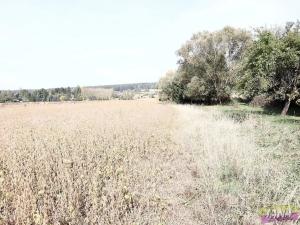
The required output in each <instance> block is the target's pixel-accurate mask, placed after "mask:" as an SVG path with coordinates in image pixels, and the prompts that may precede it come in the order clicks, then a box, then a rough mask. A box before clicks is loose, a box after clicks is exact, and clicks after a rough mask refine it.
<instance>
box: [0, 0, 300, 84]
mask: <svg viewBox="0 0 300 225" xmlns="http://www.w3.org/2000/svg"><path fill="white" fill-rule="evenodd" d="M299 12H300V1H299V0H248V1H246V0H223V1H221V0H211V1H209V0H198V1H196V0H144V1H143V0H122V1H121V0H110V1H109V0H51V1H50V0H19V1H17V0H0V89H19V88H41V87H45V88H50V87H60V86H76V85H82V86H84V85H102V84H116V83H131V82H152V81H157V80H158V79H159V77H161V76H162V75H163V74H164V73H165V72H166V71H167V70H169V69H172V68H176V61H177V58H176V55H175V51H176V50H177V49H178V48H179V47H180V46H181V45H182V44H183V43H184V42H185V41H186V40H187V39H188V38H190V36H191V35H192V34H193V33H195V32H197V31H202V30H215V29H220V28H222V27H224V26H225V25H232V26H235V27H243V28H251V27H256V26H263V25H275V24H284V23H285V22H286V21H295V20H296V19H300V14H299Z"/></svg>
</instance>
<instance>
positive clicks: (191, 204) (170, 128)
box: [0, 99, 300, 225]
mask: <svg viewBox="0 0 300 225" xmlns="http://www.w3.org/2000/svg"><path fill="white" fill-rule="evenodd" d="M236 118H238V120H237V119H236ZM0 143H1V145H0V224H1V225H2V224H3V225H6V224H10V225H19V224H26V225H27V224H28V225H68V224H70V225H71V224H72V225H78V224H112V225H142V224H143V225H167V224H170V225H177V224H178V225H179V224H180V225H190V224H259V223H260V221H259V216H258V213H257V211H258V210H259V208H260V207H262V206H264V205H266V204H299V202H298V201H299V200H300V198H299V181H300V176H299V173H300V172H299V171H300V165H299V159H300V154H299V151H297V150H299V149H300V129H299V125H298V124H296V123H295V124H291V125H287V124H284V123H275V122H272V121H270V120H268V119H265V118H264V117H262V116H259V115H252V114H250V115H248V116H246V117H244V116H240V117H237V116H236V114H229V113H225V112H224V110H222V108H221V107H215V106H205V107H201V106H190V105H173V104H162V103H159V102H158V101H157V100H155V99H151V100H150V99H145V100H132V101H118V100H111V101H101V102H96V101H95V102H79V103H71V102H66V103H59V104H54V103H49V104H44V103H40V104H39V103H37V104H30V103H29V104H24V103H20V104H12V105H2V106H1V107H0Z"/></svg>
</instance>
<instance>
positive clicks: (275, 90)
mask: <svg viewBox="0 0 300 225" xmlns="http://www.w3.org/2000/svg"><path fill="white" fill-rule="evenodd" d="M299 28H300V24H299V22H297V23H288V24H287V26H286V28H285V29H282V30H277V31H276V32H274V30H273V31H271V30H265V29H264V30H259V31H258V35H257V39H256V40H255V41H254V43H253V45H252V46H251V47H250V48H249V50H248V52H247V54H246V57H245V60H244V64H243V67H242V78H241V80H240V88H241V90H243V93H244V94H245V95H246V96H247V97H249V98H250V99H251V98H253V97H254V96H257V95H262V94H263V95H266V96H268V97H269V98H270V99H273V100H281V101H285V105H284V107H283V109H282V113H281V114H282V115H286V113H287V112H288V109H289V106H290V103H291V102H292V101H297V100H298V99H299V97H300V95H299V90H300V89H299V88H300V29H299Z"/></svg>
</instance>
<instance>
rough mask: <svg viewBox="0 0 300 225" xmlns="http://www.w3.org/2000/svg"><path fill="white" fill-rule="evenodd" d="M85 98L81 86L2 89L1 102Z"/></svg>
mask: <svg viewBox="0 0 300 225" xmlns="http://www.w3.org/2000/svg"><path fill="white" fill-rule="evenodd" d="M71 100H72V101H81V100H83V96H82V92H81V88H80V87H74V88H71V87H67V88H63V87H62V88H53V89H44V88H41V89H36V90H26V89H22V90H17V91H0V103H4V102H56V101H71Z"/></svg>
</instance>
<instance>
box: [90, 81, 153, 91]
mask: <svg viewBox="0 0 300 225" xmlns="http://www.w3.org/2000/svg"><path fill="white" fill-rule="evenodd" d="M88 88H112V89H113V90H114V91H120V92H122V91H127V90H135V91H140V90H149V89H155V88H156V83H132V84H114V85H102V86H89V87H88Z"/></svg>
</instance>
